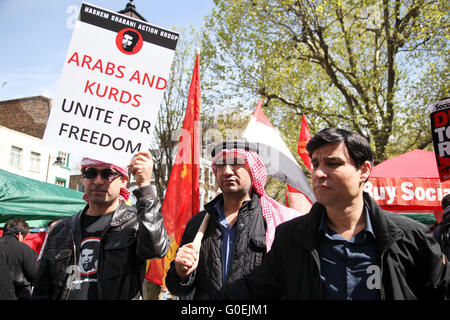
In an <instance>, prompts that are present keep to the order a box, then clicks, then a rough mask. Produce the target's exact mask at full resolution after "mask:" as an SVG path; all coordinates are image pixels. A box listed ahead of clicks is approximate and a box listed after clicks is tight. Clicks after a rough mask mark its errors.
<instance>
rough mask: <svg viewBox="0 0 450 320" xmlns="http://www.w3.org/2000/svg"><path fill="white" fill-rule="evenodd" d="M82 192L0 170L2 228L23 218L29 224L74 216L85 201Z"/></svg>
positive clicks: (0, 218) (38, 225)
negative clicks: (11, 220) (9, 221)
mask: <svg viewBox="0 0 450 320" xmlns="http://www.w3.org/2000/svg"><path fill="white" fill-rule="evenodd" d="M82 196H83V194H82V193H81V192H78V191H75V190H72V189H68V188H64V187H61V186H57V185H55V184H50V183H46V182H41V181H37V180H34V179H29V178H25V177H22V176H19V175H16V174H13V173H10V172H7V171H4V170H0V227H3V226H4V223H5V222H7V221H8V220H10V219H12V218H21V219H23V220H25V221H27V223H28V224H29V225H30V227H34V228H40V227H44V226H46V225H47V224H48V223H49V222H50V221H53V220H58V219H62V218H65V217H68V216H71V215H73V214H75V213H76V212H78V211H79V210H81V209H82V208H83V207H84V206H85V205H86V202H85V201H84V200H83V198H82Z"/></svg>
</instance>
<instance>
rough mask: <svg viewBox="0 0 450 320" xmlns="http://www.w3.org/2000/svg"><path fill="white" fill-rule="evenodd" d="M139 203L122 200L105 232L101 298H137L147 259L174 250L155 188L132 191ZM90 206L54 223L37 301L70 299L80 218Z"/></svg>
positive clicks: (99, 278)
mask: <svg viewBox="0 0 450 320" xmlns="http://www.w3.org/2000/svg"><path fill="white" fill-rule="evenodd" d="M133 193H134V195H135V196H136V198H137V202H136V207H130V206H128V205H126V204H125V203H124V202H120V204H119V206H118V207H117V209H116V211H115V212H114V213H113V216H112V220H111V223H110V225H109V226H108V227H107V228H106V229H105V230H104V231H103V233H102V236H101V239H100V245H99V259H98V261H99V262H98V274H97V294H98V295H97V296H98V299H121V300H129V299H133V298H138V297H139V295H140V292H141V286H142V281H143V280H144V277H145V267H146V260H147V259H153V258H162V257H163V256H164V255H165V254H166V253H167V251H168V249H169V245H170V242H169V239H168V236H167V232H166V230H165V228H164V226H163V218H162V214H161V210H160V208H161V205H160V202H159V201H158V200H157V198H156V197H155V196H154V195H153V192H152V190H151V186H146V187H142V188H138V189H136V190H134V191H133ZM87 208H88V205H87V206H86V207H85V208H84V209H83V210H81V211H80V212H78V213H77V214H75V215H73V216H71V217H69V218H66V219H65V220H63V221H61V222H59V223H58V224H57V225H55V226H54V227H53V229H52V230H51V232H50V233H49V235H48V238H47V242H46V245H45V248H44V252H43V255H42V258H41V260H40V264H39V274H38V278H37V280H36V283H35V288H34V291H33V299H67V298H68V297H69V295H70V291H71V286H72V283H73V281H72V280H73V277H74V276H76V273H77V272H76V269H77V268H76V266H77V265H78V261H77V258H78V256H79V250H80V241H81V224H80V218H81V215H82V214H83V212H85V211H86V210H87Z"/></svg>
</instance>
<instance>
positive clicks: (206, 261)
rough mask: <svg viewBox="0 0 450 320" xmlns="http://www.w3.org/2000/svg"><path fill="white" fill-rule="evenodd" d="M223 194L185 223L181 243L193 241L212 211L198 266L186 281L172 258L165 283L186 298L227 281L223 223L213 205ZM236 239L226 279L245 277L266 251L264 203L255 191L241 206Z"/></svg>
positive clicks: (260, 261) (176, 293)
mask: <svg viewBox="0 0 450 320" xmlns="http://www.w3.org/2000/svg"><path fill="white" fill-rule="evenodd" d="M222 199H223V195H222V194H220V195H218V196H217V197H216V198H215V199H213V200H212V201H211V202H209V203H207V204H206V205H205V209H206V210H204V211H201V212H199V213H198V214H196V215H194V216H193V217H192V218H191V220H189V222H188V224H187V225H186V229H185V231H184V233H183V237H182V239H181V243H180V247H182V246H183V245H185V244H186V243H190V242H192V241H193V239H194V237H195V235H196V233H197V231H198V229H199V227H200V224H201V223H202V221H203V218H204V217H205V215H206V212H208V213H209V214H210V215H211V218H210V221H209V224H208V227H207V229H206V231H205V235H204V236H203V239H202V246H201V248H200V256H199V262H198V267H197V269H196V270H195V271H194V272H193V273H192V276H191V277H190V280H189V281H188V282H187V283H182V282H181V280H180V278H179V277H178V275H177V273H176V271H175V262H174V261H172V263H171V264H170V269H169V271H168V272H167V277H166V285H167V288H168V289H169V291H170V292H171V293H172V294H175V295H179V296H182V297H185V298H187V299H190V298H193V299H198V298H199V297H202V296H203V295H206V294H208V293H210V292H212V291H213V290H214V289H216V290H217V289H220V288H221V287H222V286H223V285H224V281H223V274H222V262H223V260H222V249H221V248H222V240H223V235H222V232H223V231H222V227H221V226H220V224H219V221H218V212H217V210H216V208H215V207H214V206H215V204H216V202H217V201H222ZM235 223H236V226H237V230H236V239H235V242H234V250H233V254H232V257H231V261H230V270H229V273H228V279H227V281H226V283H232V282H233V281H235V280H237V279H239V278H242V277H243V276H244V275H245V274H248V273H250V271H252V270H253V269H254V268H255V267H256V266H258V265H260V264H261V263H262V261H263V259H264V257H265V255H266V251H267V249H266V241H265V232H266V226H265V222H264V218H263V216H262V214H261V204H260V200H259V196H258V195H257V194H256V192H253V193H252V197H251V200H249V201H245V202H244V203H243V205H242V207H241V208H240V210H239V214H238V218H237V221H236V222H235Z"/></svg>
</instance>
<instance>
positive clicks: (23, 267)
mask: <svg viewBox="0 0 450 320" xmlns="http://www.w3.org/2000/svg"><path fill="white" fill-rule="evenodd" d="M0 246H2V247H3V249H4V251H5V253H6V255H7V256H8V259H7V261H8V263H7V264H8V268H9V272H10V278H11V279H12V281H13V283H14V288H15V298H16V299H31V285H32V282H33V281H34V280H35V279H36V276H37V272H38V263H37V261H36V259H37V254H36V252H35V251H34V250H33V249H31V248H30V247H29V246H28V245H26V244H25V243H23V242H20V241H19V240H17V236H15V235H13V234H4V235H3V237H2V238H1V239H0Z"/></svg>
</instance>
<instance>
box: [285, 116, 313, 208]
mask: <svg viewBox="0 0 450 320" xmlns="http://www.w3.org/2000/svg"><path fill="white" fill-rule="evenodd" d="M310 139H311V134H310V133H309V128H308V123H307V122H306V116H305V115H303V116H302V124H301V127H300V136H299V139H298V146H297V152H298V155H299V156H300V157H301V158H302V160H303V163H304V164H305V166H306V167H307V168H308V169H309V171H311V170H312V166H311V158H310V157H309V155H308V152H307V151H306V144H307V143H308V141H309V140H310ZM286 206H287V207H290V208H294V209H296V210H297V211H299V212H301V213H307V212H309V210H310V209H311V207H312V203H311V201H310V200H309V199H308V198H307V197H306V196H305V194H304V193H302V192H300V191H299V190H297V189H295V188H294V187H292V186H290V185H288V190H287V191H286Z"/></svg>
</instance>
